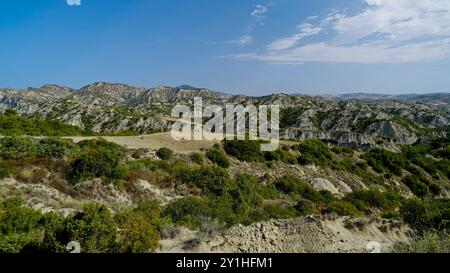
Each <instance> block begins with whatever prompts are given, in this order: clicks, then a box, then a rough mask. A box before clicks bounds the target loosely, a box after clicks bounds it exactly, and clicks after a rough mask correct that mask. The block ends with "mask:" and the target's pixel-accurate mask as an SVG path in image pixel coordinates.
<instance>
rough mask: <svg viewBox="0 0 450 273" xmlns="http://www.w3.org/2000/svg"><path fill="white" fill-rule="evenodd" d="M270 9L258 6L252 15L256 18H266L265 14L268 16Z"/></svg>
mask: <svg viewBox="0 0 450 273" xmlns="http://www.w3.org/2000/svg"><path fill="white" fill-rule="evenodd" d="M268 11H269V9H268V8H267V7H266V6H264V5H256V6H255V9H254V10H253V11H252V13H251V15H252V16H253V17H256V18H260V19H262V18H264V14H266V13H267V12H268Z"/></svg>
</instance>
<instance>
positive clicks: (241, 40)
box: [227, 35, 253, 46]
mask: <svg viewBox="0 0 450 273" xmlns="http://www.w3.org/2000/svg"><path fill="white" fill-rule="evenodd" d="M252 42H253V37H252V36H251V35H243V36H241V37H238V38H237V39H234V40H231V41H228V42H227V43H228V44H236V45H239V46H246V45H250V44H251V43H252Z"/></svg>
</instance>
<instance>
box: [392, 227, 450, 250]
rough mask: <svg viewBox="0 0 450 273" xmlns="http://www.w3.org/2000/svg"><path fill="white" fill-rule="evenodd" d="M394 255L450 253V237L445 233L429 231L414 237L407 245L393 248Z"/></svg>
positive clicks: (398, 245)
mask: <svg viewBox="0 0 450 273" xmlns="http://www.w3.org/2000/svg"><path fill="white" fill-rule="evenodd" d="M394 252H396V253H445V254H448V253H449V252H450V236H449V235H448V233H447V232H438V231H435V230H429V231H426V232H424V233H423V234H417V235H415V236H414V237H413V238H412V240H410V242H408V243H407V244H397V245H395V246H394Z"/></svg>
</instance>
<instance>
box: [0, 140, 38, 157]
mask: <svg viewBox="0 0 450 273" xmlns="http://www.w3.org/2000/svg"><path fill="white" fill-rule="evenodd" d="M36 153H37V151H36V143H35V141H34V140H33V139H31V138H26V137H3V138H0V157H1V158H3V159H7V160H8V159H10V160H29V159H34V158H36Z"/></svg>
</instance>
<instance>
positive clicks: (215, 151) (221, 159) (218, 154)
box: [206, 146, 230, 169]
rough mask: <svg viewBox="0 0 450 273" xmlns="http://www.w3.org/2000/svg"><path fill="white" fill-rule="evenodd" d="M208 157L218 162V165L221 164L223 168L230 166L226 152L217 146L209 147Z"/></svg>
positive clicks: (213, 161) (215, 162)
mask: <svg viewBox="0 0 450 273" xmlns="http://www.w3.org/2000/svg"><path fill="white" fill-rule="evenodd" d="M206 157H207V158H208V159H209V160H211V162H212V163H214V164H217V166H220V167H222V168H225V169H226V168H228V167H230V161H229V160H228V158H227V156H226V155H225V153H224V152H223V151H222V150H221V149H220V148H219V147H217V146H215V147H213V148H211V149H209V150H208V151H207V152H206Z"/></svg>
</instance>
